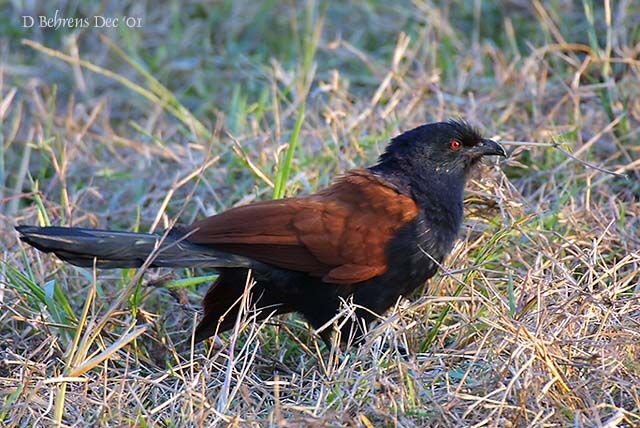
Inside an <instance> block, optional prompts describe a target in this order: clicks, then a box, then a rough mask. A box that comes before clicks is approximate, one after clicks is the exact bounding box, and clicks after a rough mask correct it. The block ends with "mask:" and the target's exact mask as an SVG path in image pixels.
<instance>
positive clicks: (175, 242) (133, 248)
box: [16, 226, 260, 269]
mask: <svg viewBox="0 0 640 428" xmlns="http://www.w3.org/2000/svg"><path fill="white" fill-rule="evenodd" d="M16 230H17V231H18V233H19V234H20V239H21V240H22V241H24V242H26V243H27V244H29V245H31V246H33V247H35V248H37V249H38V250H40V251H43V252H45V253H54V254H55V255H56V256H58V257H59V258H60V259H62V260H64V261H66V262H69V263H71V264H73V265H76V266H82V267H93V266H94V260H95V265H96V267H99V268H106V269H111V268H132V267H140V266H142V265H143V264H144V262H145V261H146V260H147V258H148V257H149V256H150V255H151V254H153V255H154V256H153V260H152V262H151V264H150V266H151V267H174V268H175V267H214V268H215V267H244V268H258V267H259V266H258V265H259V264H260V263H259V262H256V261H254V260H251V259H249V258H247V257H243V256H238V255H235V254H230V253H227V252H224V251H220V250H216V249H215V248H211V247H208V246H205V245H198V244H194V243H191V242H189V241H188V240H186V239H184V235H182V236H180V234H179V233H169V234H168V235H167V236H166V237H165V239H164V240H163V239H162V236H160V235H155V234H151V233H134V232H118V231H112V230H99V229H84V228H76V227H57V226H49V227H38V226H17V227H16Z"/></svg>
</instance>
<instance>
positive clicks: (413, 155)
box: [377, 120, 507, 179]
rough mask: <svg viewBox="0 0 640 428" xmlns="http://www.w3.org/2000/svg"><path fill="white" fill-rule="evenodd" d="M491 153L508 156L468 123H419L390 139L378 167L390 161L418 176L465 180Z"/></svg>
mask: <svg viewBox="0 0 640 428" xmlns="http://www.w3.org/2000/svg"><path fill="white" fill-rule="evenodd" d="M490 155H497V156H505V157H506V156H507V154H506V152H505V151H504V148H502V146H501V145H500V144H498V143H496V142H495V141H493V140H488V139H485V138H482V136H481V135H480V133H479V132H478V131H477V130H476V129H475V128H473V127H472V126H470V125H469V124H468V123H466V122H464V121H460V120H450V121H448V122H438V123H430V124H427V125H422V126H419V127H417V128H414V129H412V130H410V131H407V132H405V133H403V134H400V135H399V136H397V137H395V138H393V139H392V140H391V143H390V144H389V145H388V146H387V148H386V150H385V152H384V153H383V154H382V155H381V156H380V159H379V163H378V166H377V168H380V167H382V168H381V169H385V168H384V166H385V164H393V165H394V168H400V169H402V170H403V171H405V172H411V173H412V174H418V175H419V176H424V175H426V176H429V177H432V176H434V175H436V176H437V175H443V176H448V177H460V178H463V179H464V178H466V177H467V175H468V174H469V172H470V171H471V170H472V169H473V167H474V166H475V165H476V164H477V163H478V162H479V161H480V159H482V158H483V157H484V156H490Z"/></svg>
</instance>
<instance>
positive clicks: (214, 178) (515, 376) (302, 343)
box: [0, 0, 640, 427]
mask: <svg viewBox="0 0 640 428" xmlns="http://www.w3.org/2000/svg"><path fill="white" fill-rule="evenodd" d="M19 7H23V6H22V5H20V4H19V2H10V3H5V4H3V5H0V11H2V13H1V14H0V23H2V25H0V41H1V43H0V45H1V46H2V49H1V50H0V51H1V52H2V54H0V58H1V59H0V143H1V144H0V216H2V219H3V220H4V221H2V222H1V223H0V227H1V230H2V232H3V233H2V234H1V235H0V236H2V238H1V239H0V245H1V247H0V250H1V251H2V261H1V263H0V425H3V426H34V425H35V426H49V425H60V426H71V425H74V426H87V425H90V426H127V425H131V426H158V425H160V426H211V425H229V426H272V425H273V426H275V425H284V424H288V425H291V426H297V425H315V426H363V427H371V426H447V427H448V426H589V427H591V426H607V427H613V426H637V425H640V399H639V398H638V397H640V386H639V385H640V364H639V363H638V357H637V356H638V354H639V353H640V324H639V323H640V294H639V293H640V273H639V272H640V238H639V237H640V160H639V159H640V143H639V139H640V134H639V133H638V129H639V123H640V104H639V103H638V100H639V99H640V93H639V91H638V87H640V86H639V85H638V83H639V82H638V71H639V70H640V69H639V66H640V62H638V59H637V58H638V45H639V42H640V31H639V30H638V28H637V26H636V25H635V24H634V23H635V22H636V21H637V17H638V16H639V15H640V7H639V6H638V5H637V4H636V3H635V2H621V3H617V2H609V1H605V2H603V3H600V2H592V1H589V0H584V1H582V2H578V3H575V2H564V1H561V2H538V1H535V2H532V3H530V4H529V3H508V4H505V5H503V6H498V4H497V3H494V2H486V1H482V0H479V1H475V2H460V3H456V4H455V5H450V4H449V3H447V2H426V1H413V2H402V3H401V4H400V3H387V2H378V1H368V2H348V3H337V2H332V3H320V2H318V3H313V2H308V3H307V2H300V3H293V2H278V1H265V2H249V1H242V0H241V1H226V0H225V1H220V2H216V3H215V4H211V5H209V4H208V5H202V4H199V3H198V2H191V1H187V2H179V1H177V0H174V1H169V2H165V3H164V4H163V5H162V6H159V5H155V4H154V5H153V7H152V6H151V5H150V4H145V3H140V2H131V1H129V0H122V1H117V2H112V3H110V4H109V8H107V9H105V10H102V9H100V8H99V7H98V5H97V4H93V3H91V2H82V1H81V2H76V3H74V4H73V5H71V4H68V5H67V4H65V5H55V4H53V3H51V4H46V5H45V4H44V3H43V4H38V5H37V6H33V5H29V7H34V9H28V8H27V9H20V8H19ZM56 7H58V8H59V9H60V15H61V16H66V17H75V16H93V15H96V14H102V15H105V16H108V15H111V16H123V15H130V16H140V17H142V18H143V21H144V26H143V27H142V28H127V27H126V26H120V27H119V28H116V29H110V30H107V29H95V28H88V29H81V30H70V29H60V30H57V31H53V30H43V29H37V28H33V29H24V28H21V26H20V24H21V21H20V16H22V15H34V16H36V15H47V16H53V14H54V12H55V9H56ZM456 116H462V117H465V118H466V119H468V120H469V121H471V122H472V123H474V124H476V125H479V126H481V127H482V129H483V131H484V133H485V134H486V135H488V136H491V137H494V136H495V137H497V138H499V139H501V140H502V141H503V142H504V144H505V147H507V148H508V150H509V151H510V152H511V157H510V158H509V159H508V160H507V161H502V162H500V163H499V164H494V163H490V164H487V165H486V166H485V167H484V168H483V170H482V171H481V172H480V173H478V174H477V176H476V177H475V179H474V180H473V181H472V183H471V184H470V186H469V190H468V192H467V197H466V203H465V205H466V207H465V209H466V218H465V226H464V228H463V231H462V232H461V236H460V238H461V239H460V240H459V242H458V243H457V244H456V246H455V248H454V251H453V253H452V254H451V255H450V256H449V258H448V259H447V260H446V262H445V265H444V266H443V267H442V269H441V272H440V273H439V274H438V275H437V276H436V277H435V278H433V279H432V280H431V281H430V283H429V285H428V286H427V287H425V288H424V290H421V291H420V292H419V293H417V294H416V295H415V296H413V297H412V298H411V299H410V300H403V301H401V302H399V303H398V305H397V306H396V307H395V308H394V309H393V310H392V311H390V312H389V313H388V314H386V316H385V317H384V318H383V319H382V320H381V322H380V323H379V324H378V326H377V327H376V328H375V329H374V330H373V331H372V332H371V333H370V336H369V339H368V340H367V342H366V344H365V345H363V346H362V347H360V348H354V349H349V350H347V351H346V352H341V351H338V350H336V349H327V348H325V347H324V345H322V344H320V343H318V340H317V335H316V334H314V332H312V331H310V330H309V329H308V327H307V326H306V325H305V324H304V322H303V321H302V320H301V319H299V318H297V317H293V316H292V317H284V318H280V319H274V318H270V319H268V320H267V321H265V322H255V320H253V319H252V318H251V313H250V312H247V313H245V316H244V317H243V318H242V319H240V320H239V321H238V323H237V325H236V328H235V329H234V331H233V332H230V333H228V334H225V335H223V336H221V337H220V338H219V339H218V340H217V341H216V342H215V343H214V342H212V343H208V344H205V345H194V344H193V343H192V342H191V339H190V337H191V334H192V332H193V329H194V327H195V323H196V321H197V316H198V307H199V301H200V298H201V296H202V295H203V294H204V292H205V290H206V287H207V285H208V284H209V282H210V281H211V280H213V279H214V278H215V273H214V272H206V271H191V270H182V271H177V272H170V271H166V270H149V271H144V270H126V271H121V272H118V271H99V272H95V271H91V270H86V269H79V268H74V267H72V266H68V265H65V264H63V263H61V262H59V261H58V260H56V259H55V258H53V257H50V256H48V255H44V254H40V253H37V252H35V251H33V250H31V249H29V248H27V247H25V246H23V245H21V244H20V243H18V242H16V234H15V233H14V232H13V226H14V225H15V224H18V223H31V224H65V225H69V224H73V225H83V226H92V227H111V228H117V229H124V230H157V231H160V230H163V229H165V228H167V227H168V226H170V225H171V224H172V223H173V222H176V221H178V222H180V223H189V222H191V221H193V220H194V219H195V218H199V217H203V216H205V215H210V214H212V213H215V212H220V211H222V210H224V209H226V208H229V207H231V206H234V205H237V204H244V203H248V202H251V201H254V200H260V199H268V198H271V197H282V196H285V195H293V194H296V193H309V192H312V191H314V190H316V189H319V188H321V187H323V186H325V185H327V184H328V183H329V182H330V180H331V177H333V176H335V175H336V174H338V173H340V172H342V171H344V170H346V169H349V168H353V167H359V166H364V165H368V164H371V163H372V162H374V160H375V158H376V156H377V155H378V154H379V153H380V151H381V150H382V148H383V147H384V145H385V144H386V142H387V141H388V139H389V138H390V137H392V136H393V135H396V134H397V133H399V132H401V131H402V130H406V129H409V128H411V127H412V126H415V125H418V124H421V123H424V122H429V121H436V120H443V119H446V118H448V117H456ZM349 310H352V308H350V307H348V306H347V307H345V313H348V312H349ZM401 349H406V350H408V353H409V357H404V356H403V353H402V351H401Z"/></svg>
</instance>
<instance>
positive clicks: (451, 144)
mask: <svg viewBox="0 0 640 428" xmlns="http://www.w3.org/2000/svg"><path fill="white" fill-rule="evenodd" d="M449 147H451V150H453V151H454V152H455V151H458V150H460V148H461V147H462V144H461V143H460V141H458V140H451V141H449Z"/></svg>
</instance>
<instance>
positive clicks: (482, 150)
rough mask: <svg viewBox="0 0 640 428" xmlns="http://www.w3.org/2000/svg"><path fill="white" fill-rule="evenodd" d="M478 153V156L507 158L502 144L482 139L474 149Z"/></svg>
mask: <svg viewBox="0 0 640 428" xmlns="http://www.w3.org/2000/svg"><path fill="white" fill-rule="evenodd" d="M473 150H474V151H475V152H476V156H478V157H480V156H502V157H505V158H506V157H507V152H506V151H505V150H504V147H502V146H501V145H500V144H498V143H496V142H495V141H493V140H487V139H484V138H483V139H482V140H480V142H479V143H478V144H476V146H475V147H474V148H473Z"/></svg>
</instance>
